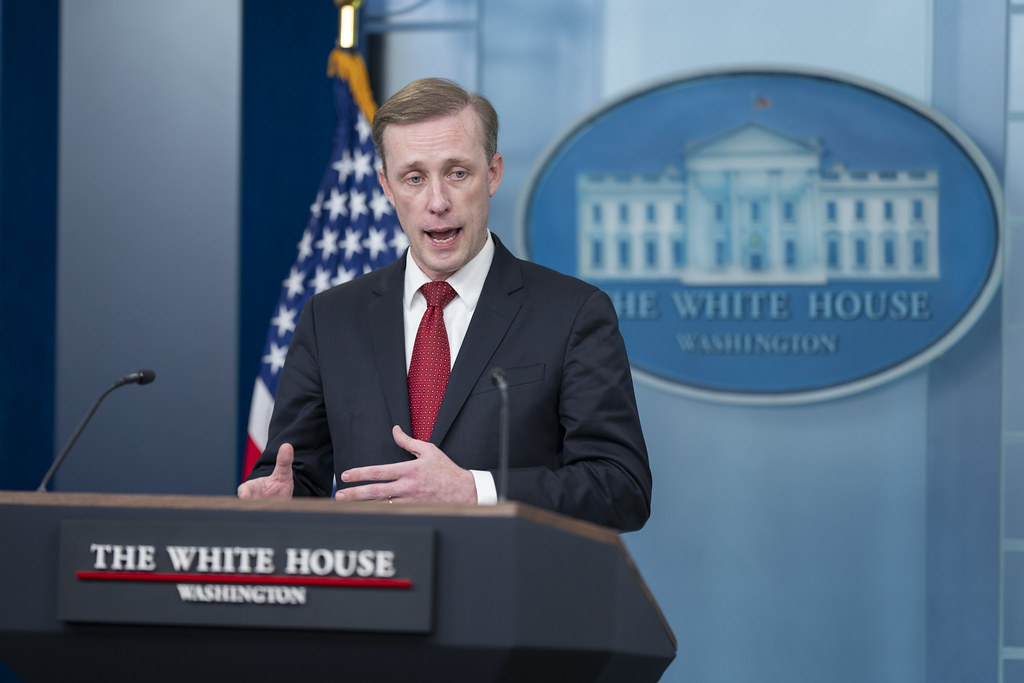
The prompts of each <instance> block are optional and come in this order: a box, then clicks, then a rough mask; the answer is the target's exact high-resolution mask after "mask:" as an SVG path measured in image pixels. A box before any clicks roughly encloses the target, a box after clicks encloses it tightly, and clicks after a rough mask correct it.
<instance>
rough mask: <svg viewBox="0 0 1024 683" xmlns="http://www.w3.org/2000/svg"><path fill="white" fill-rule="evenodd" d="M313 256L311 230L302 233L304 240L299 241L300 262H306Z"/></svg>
mask: <svg viewBox="0 0 1024 683" xmlns="http://www.w3.org/2000/svg"><path fill="white" fill-rule="evenodd" d="M312 255H313V233H311V232H310V231H309V230H304V231H303V232H302V239H301V240H300V241H299V262H300V263H301V262H302V261H305V260H306V259H307V258H309V257H310V256H312Z"/></svg>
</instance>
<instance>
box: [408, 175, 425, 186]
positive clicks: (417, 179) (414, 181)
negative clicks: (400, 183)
mask: <svg viewBox="0 0 1024 683" xmlns="http://www.w3.org/2000/svg"><path fill="white" fill-rule="evenodd" d="M422 181H423V176H419V175H411V176H409V177H408V178H406V179H405V182H407V183H409V184H410V185H419V184H420V183H421V182H422Z"/></svg>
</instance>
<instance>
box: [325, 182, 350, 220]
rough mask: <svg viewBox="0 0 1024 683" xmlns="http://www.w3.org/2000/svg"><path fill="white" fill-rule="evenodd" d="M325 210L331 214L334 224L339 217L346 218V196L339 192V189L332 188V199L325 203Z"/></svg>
mask: <svg viewBox="0 0 1024 683" xmlns="http://www.w3.org/2000/svg"><path fill="white" fill-rule="evenodd" d="M324 208H325V209H327V210H328V212H330V219H329V220H330V221H331V222H334V221H336V220H337V219H338V216H339V215H340V216H344V215H345V214H346V210H345V194H344V193H342V192H338V188H336V187H332V188H331V197H330V199H328V200H327V201H326V202H324Z"/></svg>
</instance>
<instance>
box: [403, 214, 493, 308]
mask: <svg viewBox="0 0 1024 683" xmlns="http://www.w3.org/2000/svg"><path fill="white" fill-rule="evenodd" d="M493 260H494V239H493V238H492V237H491V232H490V231H489V230H488V231H487V241H486V242H484V246H483V247H482V248H481V249H480V252H479V253H478V254H477V255H476V256H474V257H473V258H472V259H470V260H469V262H468V263H467V264H466V265H464V266H462V268H459V269H458V270H457V271H455V272H454V273H452V275H451V277H449V278H448V280H447V282H448V284H450V285H451V286H452V288H453V289H454V290H455V293H456V294H458V295H459V297H458V298H459V299H461V300H462V303H463V304H465V306H466V307H467V308H468V309H469V310H471V311H472V310H475V309H476V304H477V302H478V301H480V293H481V292H482V291H483V289H484V280H486V279H487V272H488V271H489V270H490V269H491V261H493ZM427 282H430V278H429V277H427V276H426V275H425V274H424V273H423V271H422V270H420V267H419V266H418V265H416V261H414V260H413V259H412V256H410V254H409V252H408V251H406V254H405V294H404V298H403V303H404V304H405V308H406V309H410V308H412V302H413V298H414V297H415V296H416V295H417V294H419V295H420V296H423V294H422V293H421V292H420V291H419V289H420V287H422V286H423V285H424V283H427Z"/></svg>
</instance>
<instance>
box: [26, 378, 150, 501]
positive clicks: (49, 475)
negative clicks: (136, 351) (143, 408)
mask: <svg viewBox="0 0 1024 683" xmlns="http://www.w3.org/2000/svg"><path fill="white" fill-rule="evenodd" d="M154 379H156V373H155V372H153V371H152V370H139V371H137V372H133V373H131V374H130V375H125V376H124V377H122V378H121V379H119V380H117V381H116V382H114V383H113V384H112V385H110V386H109V387H108V388H107V390H106V391H104V392H103V393H102V394H100V397H99V398H97V399H96V402H95V403H93V404H92V407H91V408H89V412H87V413H86V414H85V417H83V418H82V421H81V422H79V423H78V426H77V427H75V431H74V432H73V433H72V434H71V438H70V439H68V442H67V443H66V444H64V448H62V449H61V451H60V453H59V454H58V455H57V457H56V458H54V459H53V464H52V465H50V469H49V470H48V471H47V472H46V476H44V477H43V481H42V482H41V483H40V484H39V488H37V489H36V491H45V490H46V485H47V484H49V483H50V480H51V479H53V475H55V474H56V473H57V470H58V469H59V468H60V465H61V463H62V462H64V458H66V457H67V456H68V452H69V451H70V450H71V447H72V446H73V445H75V441H77V440H78V437H79V436H80V435H81V434H82V430H83V429H85V425H87V424H89V420H91V419H92V414H93V413H95V412H96V409H97V408H99V406H100V401H102V400H103V399H104V398H106V396H107V394H109V393H110V392H111V391H113V390H114V389H117V388H118V387H123V386H124V385H125V384H149V383H150V382H152V381H153V380H154Z"/></svg>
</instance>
